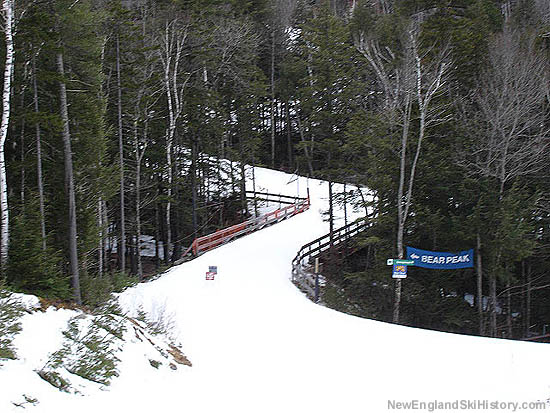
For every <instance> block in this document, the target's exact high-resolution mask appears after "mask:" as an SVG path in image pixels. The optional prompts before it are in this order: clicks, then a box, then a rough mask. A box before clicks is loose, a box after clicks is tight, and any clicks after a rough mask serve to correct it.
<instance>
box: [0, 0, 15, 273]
mask: <svg viewBox="0 0 550 413" xmlns="http://www.w3.org/2000/svg"><path fill="white" fill-rule="evenodd" d="M2 9H3V12H4V40H5V42H6V60H5V65H4V89H3V91H2V123H1V124H0V210H1V225H2V229H1V234H0V235H1V237H0V238H1V240H0V270H1V275H2V276H5V275H6V267H7V264H8V248H9V237H10V230H9V209H8V185H7V178H6V162H5V158H4V147H5V144H6V139H7V137H8V126H9V122H10V108H11V105H10V97H11V79H12V74H13V65H14V62H15V56H14V50H13V33H12V27H13V12H14V6H13V0H3V2H2Z"/></svg>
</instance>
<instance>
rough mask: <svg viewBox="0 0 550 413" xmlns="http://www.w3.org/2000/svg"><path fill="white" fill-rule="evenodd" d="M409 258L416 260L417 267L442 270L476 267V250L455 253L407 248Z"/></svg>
mask: <svg viewBox="0 0 550 413" xmlns="http://www.w3.org/2000/svg"><path fill="white" fill-rule="evenodd" d="M407 258H409V259H411V260H414V265H415V266H417V267H424V268H433V269H440V270H454V269H457V268H471V267H473V266H474V250H473V249H471V250H468V251H460V252H457V253H453V252H437V251H426V250H420V249H418V248H412V247H407Z"/></svg>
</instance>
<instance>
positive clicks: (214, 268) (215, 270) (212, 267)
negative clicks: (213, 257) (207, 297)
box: [208, 265, 218, 274]
mask: <svg viewBox="0 0 550 413" xmlns="http://www.w3.org/2000/svg"><path fill="white" fill-rule="evenodd" d="M208 272H213V273H214V274H217V273H218V266H217V265H210V266H208Z"/></svg>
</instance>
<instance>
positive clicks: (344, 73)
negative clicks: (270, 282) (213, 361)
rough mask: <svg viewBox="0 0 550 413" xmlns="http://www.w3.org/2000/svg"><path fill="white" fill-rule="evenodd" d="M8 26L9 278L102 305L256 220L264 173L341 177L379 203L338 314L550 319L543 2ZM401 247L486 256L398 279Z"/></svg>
mask: <svg viewBox="0 0 550 413" xmlns="http://www.w3.org/2000/svg"><path fill="white" fill-rule="evenodd" d="M2 28H3V34H4V36H3V43H2V52H1V55H0V56H1V57H0V58H1V60H2V61H3V62H4V78H3V79H4V84H3V111H2V123H1V126H0V195H1V196H0V207H1V229H2V232H1V235H2V238H1V245H0V247H1V254H0V258H1V260H0V261H1V276H0V279H1V281H0V282H1V283H3V285H5V286H7V287H8V288H10V289H12V290H15V291H22V292H28V293H33V294H36V295H40V296H42V297H47V298H50V299H56V300H68V301H73V302H75V303H76V304H85V305H88V306H94V305H96V304H97V303H99V302H100V301H101V300H104V299H105V298H106V297H107V296H108V294H109V293H110V292H111V291H116V290H117V289H120V288H122V287H123V286H125V285H127V284H128V283H130V282H132V281H138V280H142V279H143V278H144V277H145V276H148V275H151V274H153V273H155V272H158V271H162V269H163V268H165V267H166V266H168V265H170V264H171V263H173V262H174V261H177V260H178V259H180V257H181V255H182V253H183V252H184V251H185V249H186V248H187V247H188V246H189V245H190V243H191V241H192V240H193V239H194V238H195V237H197V236H200V235H202V234H206V233H209V232H212V231H213V230H216V229H218V228H222V227H225V226H227V225H229V224H231V223H234V222H238V221H239V220H242V219H243V217H244V216H245V215H246V214H247V211H246V194H245V190H244V181H245V179H246V177H247V176H249V175H250V174H251V168H250V167H249V166H252V165H256V166H267V167H271V168H277V169H282V170H286V171H288V172H291V173H297V174H301V175H307V176H311V177H316V178H320V179H325V180H327V181H328V182H329V185H332V183H333V182H340V183H346V190H345V192H343V193H338V192H335V193H334V196H333V199H331V202H333V203H334V204H335V205H336V204H342V203H346V204H352V205H353V206H354V207H355V208H358V209H360V210H363V211H365V217H366V219H367V220H368V221H369V222H370V223H371V227H370V229H369V231H368V233H367V234H366V235H365V236H363V237H362V238H361V239H359V240H356V245H355V247H356V248H355V250H356V252H355V253H354V254H351V255H348V256H345V257H333V259H332V262H327V263H326V265H325V273H326V274H325V275H326V278H327V286H326V288H325V292H324V301H325V302H326V304H327V305H330V306H332V307H334V308H337V309H340V310H343V311H347V312H350V313H353V314H357V315H360V316H364V317H369V318H375V319H379V320H385V321H394V322H400V323H403V324H407V325H414V326H419V327H425V328H433V329H439V330H444V331H453V332H462V333H469V334H480V335H487V336H495V337H508V338H522V337H527V336H530V335H536V334H542V333H543V332H544V331H545V330H546V324H550V259H549V257H550V195H549V193H550V192H549V191H550V187H549V185H550V184H549V182H550V180H549V179H548V178H549V175H548V174H549V171H550V168H549V166H550V162H549V160H548V159H549V158H548V156H549V154H550V151H549V149H550V117H549V115H550V113H549V105H550V83H549V77H550V43H549V40H548V39H549V38H550V3H549V2H547V1H546V0H515V1H512V0H506V1H504V0H457V1H448V0H370V1H369V0H363V1H360V0H357V1H354V0H353V1H352V0H250V1H246V0H157V1H152V0H125V1H106V0H33V1H31V0H3V26H2ZM222 159H225V160H228V162H221V160H222ZM365 187H366V188H369V189H370V190H371V191H372V194H373V198H372V200H370V199H371V198H369V199H365V198H363V196H362V192H361V191H359V190H358V189H359V188H365ZM329 219H330V217H329ZM341 224H342V223H336V224H335V225H341ZM144 236H149V237H151V239H153V240H155V251H156V253H155V257H154V259H151V258H148V259H144V257H142V254H141V248H140V245H139V242H138V241H139V240H141V239H142V238H143V237H144ZM407 245H408V246H415V247H418V248H423V249H427V250H434V251H460V250H465V249H469V248H475V264H476V265H475V268H472V269H463V270H455V271H446V270H424V269H421V268H411V269H410V270H409V277H408V278H407V279H406V280H403V281H401V280H396V281H394V280H392V279H391V271H390V269H389V268H388V267H387V266H386V258H390V257H395V258H397V257H399V258H402V257H404V247H405V246H407ZM289 265H290V263H289Z"/></svg>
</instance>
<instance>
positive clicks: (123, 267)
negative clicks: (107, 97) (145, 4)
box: [116, 35, 126, 273]
mask: <svg viewBox="0 0 550 413" xmlns="http://www.w3.org/2000/svg"><path fill="white" fill-rule="evenodd" d="M116 76H117V107H118V157H119V163H120V243H119V246H120V250H119V252H118V256H119V259H120V271H121V272H123V273H124V272H125V271H126V212H125V206H124V141H123V136H122V87H121V84H120V43H119V36H118V35H117V38H116Z"/></svg>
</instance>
